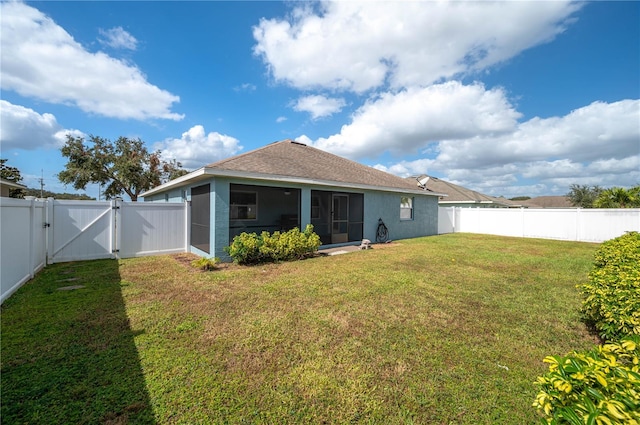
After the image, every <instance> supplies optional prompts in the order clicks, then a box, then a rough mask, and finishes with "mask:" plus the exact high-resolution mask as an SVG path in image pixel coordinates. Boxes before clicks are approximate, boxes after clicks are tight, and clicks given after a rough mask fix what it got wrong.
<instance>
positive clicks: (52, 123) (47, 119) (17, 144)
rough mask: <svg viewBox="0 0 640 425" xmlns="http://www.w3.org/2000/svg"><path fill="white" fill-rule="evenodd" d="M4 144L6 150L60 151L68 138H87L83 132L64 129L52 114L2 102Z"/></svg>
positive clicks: (0, 131)
mask: <svg viewBox="0 0 640 425" xmlns="http://www.w3.org/2000/svg"><path fill="white" fill-rule="evenodd" d="M0 121H1V122H2V126H1V127H0V144H1V145H2V150H3V151H6V150H9V149H24V150H34V149H40V148H58V147H60V146H62V145H63V144H64V142H65V141H66V135H67V134H71V135H72V136H75V137H84V136H85V134H84V133H82V132H81V131H79V130H72V129H64V128H62V126H61V125H60V124H58V122H57V121H56V117H55V116H53V115H52V114H48V113H44V114H39V113H38V112H36V111H34V110H33V109H30V108H25V107H24V106H20V105H14V104H12V103H9V102H7V101H6V100H0Z"/></svg>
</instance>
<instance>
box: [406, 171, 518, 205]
mask: <svg viewBox="0 0 640 425" xmlns="http://www.w3.org/2000/svg"><path fill="white" fill-rule="evenodd" d="M412 179H413V180H415V178H412ZM427 190H430V191H433V192H438V193H444V194H446V195H447V197H446V198H444V199H442V201H443V202H444V203H456V202H459V203H462V202H468V203H471V202H477V203H489V204H496V205H500V206H505V207H512V206H517V205H518V204H516V203H514V202H512V201H509V200H508V199H504V198H497V197H495V196H489V195H485V194H483V193H480V192H476V191H475V190H471V189H467V188H466V187H462V186H458V185H457V184H453V183H450V182H448V181H445V180H440V179H439V178H437V177H429V181H428V182H427Z"/></svg>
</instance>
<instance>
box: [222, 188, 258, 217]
mask: <svg viewBox="0 0 640 425" xmlns="http://www.w3.org/2000/svg"><path fill="white" fill-rule="evenodd" d="M230 198H231V199H230V211H229V218H230V219H231V220H257V219H258V193H257V192H244V191H232V192H231V197H230Z"/></svg>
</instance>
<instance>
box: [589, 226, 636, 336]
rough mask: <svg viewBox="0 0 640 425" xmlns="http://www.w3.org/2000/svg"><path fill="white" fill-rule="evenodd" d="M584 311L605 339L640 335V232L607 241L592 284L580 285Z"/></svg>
mask: <svg viewBox="0 0 640 425" xmlns="http://www.w3.org/2000/svg"><path fill="white" fill-rule="evenodd" d="M578 288H579V289H580V290H581V292H582V295H583V296H584V301H583V304H582V312H583V314H584V316H585V319H586V320H587V321H588V322H591V323H593V325H594V326H595V328H596V329H597V330H598V332H599V333H600V335H601V336H602V337H603V338H604V339H606V340H615V339H617V338H620V337H622V336H624V335H631V334H634V335H640V233H638V232H629V233H627V234H625V235H623V236H620V237H617V238H615V239H611V240H609V241H606V242H604V243H603V244H602V245H601V246H600V247H599V248H598V251H597V252H596V254H595V257H594V266H593V269H592V270H591V272H590V273H589V282H588V283H586V284H584V285H579V286H578Z"/></svg>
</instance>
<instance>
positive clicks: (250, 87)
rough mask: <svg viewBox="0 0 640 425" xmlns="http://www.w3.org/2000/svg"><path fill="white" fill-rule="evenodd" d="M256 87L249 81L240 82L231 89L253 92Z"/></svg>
mask: <svg viewBox="0 0 640 425" xmlns="http://www.w3.org/2000/svg"><path fill="white" fill-rule="evenodd" d="M256 89H257V87H256V85H255V84H251V83H242V84H240V85H239V86H236V87H234V88H233V90H235V91H237V92H249V93H250V92H254V91H256Z"/></svg>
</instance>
